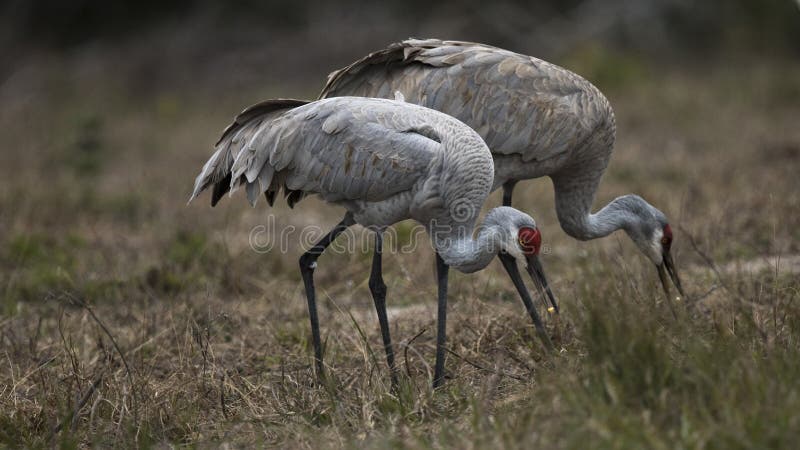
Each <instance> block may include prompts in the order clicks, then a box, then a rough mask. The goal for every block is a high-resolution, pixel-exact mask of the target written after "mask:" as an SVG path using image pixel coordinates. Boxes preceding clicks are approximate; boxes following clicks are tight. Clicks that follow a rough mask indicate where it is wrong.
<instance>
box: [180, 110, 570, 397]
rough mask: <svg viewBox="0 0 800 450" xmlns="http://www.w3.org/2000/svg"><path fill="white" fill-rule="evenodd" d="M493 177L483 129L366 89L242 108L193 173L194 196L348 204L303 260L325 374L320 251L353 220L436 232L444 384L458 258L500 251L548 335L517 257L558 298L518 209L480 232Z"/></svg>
mask: <svg viewBox="0 0 800 450" xmlns="http://www.w3.org/2000/svg"><path fill="white" fill-rule="evenodd" d="M493 177H494V169H493V163H492V157H491V153H490V152H489V149H488V148H487V146H486V144H485V143H484V142H483V140H482V139H481V137H480V136H479V135H478V134H477V133H476V132H475V131H474V130H472V129H471V128H469V127H468V126H466V125H465V124H463V123H462V122H460V121H459V120H457V119H455V118H453V117H450V116H448V115H446V114H443V113H440V112H438V111H434V110H431V109H428V108H424V107H422V106H418V105H414V104H411V103H405V102H401V101H395V100H387V99H373V98H358V97H337V98H332V99H324V100H319V101H315V102H305V101H301V100H288V99H282V100H269V101H266V102H261V103H259V104H257V105H254V106H252V107H250V108H248V109H246V110H245V111H243V112H242V113H241V114H240V115H239V116H238V117H237V118H236V119H235V121H234V123H233V124H231V125H230V126H229V127H228V128H227V129H226V130H225V131H224V132H223V135H222V137H221V138H220V140H219V141H218V142H217V144H216V151H215V152H214V154H213V155H212V156H211V158H210V159H209V160H208V162H207V163H206V164H205V165H204V167H203V169H202V170H201V172H200V174H199V175H198V176H197V178H196V180H195V185H194V190H193V192H192V196H191V198H190V201H191V200H192V199H194V198H195V197H197V195H198V194H200V192H202V191H203V190H205V189H207V188H212V189H213V194H212V205H214V204H216V203H217V202H218V201H219V199H220V198H221V197H222V196H223V195H224V194H225V193H227V192H229V191H234V190H236V189H237V188H238V187H240V186H242V185H244V187H245V190H246V192H247V198H248V200H249V201H250V203H251V204H253V205H255V203H256V201H257V199H258V198H259V197H260V195H261V194H262V193H263V194H265V196H266V198H267V201H268V203H269V204H270V205H271V204H272V203H273V202H274V200H275V197H276V195H277V194H278V193H279V192H280V191H284V193H285V195H286V197H287V200H288V202H289V205H290V206H294V204H295V203H296V202H297V201H299V200H300V199H302V198H303V197H305V196H306V195H318V196H320V197H321V198H322V199H323V200H325V201H327V202H330V203H333V204H337V205H341V206H343V207H344V208H345V209H346V210H347V211H348V213H347V215H346V216H345V218H344V219H343V220H342V222H341V223H340V224H339V225H337V227H335V228H334V230H333V231H331V233H329V235H328V236H326V237H325V238H323V239H322V240H321V241H320V243H318V244H317V245H315V246H314V247H313V248H312V249H311V250H309V251H308V252H307V253H306V254H305V255H304V256H303V258H301V261H300V265H301V273H302V275H303V279H304V283H305V286H306V294H307V297H308V301H309V314H310V316H311V322H312V332H313V343H314V348H315V356H316V360H317V365H318V366H317V371H318V373H319V374H320V375H321V374H322V373H324V371H323V367H322V353H321V343H320V337H319V331H318V319H317V317H316V303H315V302H316V300H315V294H314V285H313V277H312V275H313V270H314V267H315V266H316V258H317V257H318V256H319V255H320V254H321V253H322V252H323V251H324V249H325V247H327V245H328V244H330V242H331V241H332V240H333V239H335V237H336V236H337V235H338V234H339V233H340V232H341V231H343V230H344V229H346V228H347V227H348V226H350V225H352V224H354V223H358V224H361V225H363V226H366V227H371V228H373V229H376V230H382V229H383V228H385V227H386V226H389V225H391V224H393V223H395V222H398V221H400V220H404V219H414V220H416V221H418V222H420V223H421V224H423V225H424V226H425V227H426V228H427V229H428V231H429V234H430V235H431V240H432V244H433V246H434V249H435V251H436V254H437V267H438V270H439V274H440V279H439V282H440V295H439V305H440V308H439V316H440V328H439V331H440V332H439V338H438V339H439V340H438V341H437V366H436V367H437V370H436V376H435V378H434V381H435V384H439V383H441V382H442V380H443V364H444V362H443V361H444V347H443V345H444V317H445V310H444V307H443V305H445V306H446V281H447V280H446V274H447V268H448V267H450V266H453V267H454V268H456V269H458V270H461V271H463V272H474V271H477V270H480V269H482V268H484V267H486V265H488V264H489V262H490V261H491V260H492V259H493V258H494V257H495V256H500V259H501V261H502V262H503V265H504V267H505V268H506V270H507V271H508V272H509V275H510V276H511V278H512V281H514V284H515V287H516V288H517V290H518V292H519V294H520V296H521V297H522V300H523V302H524V303H525V306H526V308H527V309H528V312H529V314H530V315H531V317H532V319H533V321H534V323H535V324H536V326H537V330H538V331H539V333H540V334H541V335H542V337H543V339H544V340H545V343H547V344H549V339H548V338H547V336H546V334H545V331H544V328H543V326H542V324H541V321H540V319H539V317H538V315H537V313H536V310H535V308H534V307H533V306H532V304H531V302H530V296H529V294H528V293H527V289H526V288H525V287H524V284H523V283H522V282H521V280H520V278H519V272H518V271H517V269H516V262H517V261H519V262H522V263H524V264H525V265H526V267H527V269H528V272H529V274H530V275H531V277H532V278H533V279H534V282H535V283H536V284H537V287H538V288H539V290H540V293H541V294H542V298H544V295H547V296H548V297H549V298H550V301H551V302H552V304H553V306H554V307H556V304H555V299H554V297H553V296H552V292H551V291H550V290H549V288H548V287H547V282H546V279H545V277H544V273H543V272H542V270H541V266H540V264H539V262H538V258H537V257H536V253H537V252H538V246H539V244H538V241H537V243H536V244H535V250H531V249H530V246H529V247H528V248H526V247H524V246H523V245H522V240H525V239H523V238H524V237H525V236H529V235H530V236H532V235H534V234H535V235H537V236H538V235H539V234H538V233H539V232H538V230H537V229H536V223H535V222H534V220H533V219H532V218H531V217H530V216H528V215H527V214H524V213H522V212H520V211H517V210H515V209H513V208H509V207H500V208H495V209H493V210H492V211H490V212H489V214H487V216H486V218H485V220H484V223H483V224H482V226H481V228H480V230H479V231H478V232H477V233H473V231H474V230H475V223H476V220H477V217H478V213H479V211H480V209H481V206H482V205H483V203H484V201H485V200H486V198H487V196H488V195H489V193H490V191H491V188H492V181H493ZM526 233H528V234H526ZM379 236H380V234H378V238H376V239H377V241H376V253H375V260H374V262H373V274H372V275H371V278H370V289H371V291H372V292H373V297H375V302H376V308H377V310H378V316H379V320H380V321H381V331H382V333H383V336H384V344H385V346H386V352H387V360H388V362H389V366H390V368H391V369H392V375H393V381H394V362H393V358H394V357H393V353H392V351H391V343H390V339H389V331H388V324H387V319H386V312H385V303H384V300H382V299H381V297H385V285H383V282H382V278H381V275H380V250H379V249H380V243H379V242H380V237H379ZM536 239H540V238H538V237H537V238H536ZM512 263H513V264H512ZM376 264H377V266H376ZM376 267H377V268H376ZM442 289H444V290H442Z"/></svg>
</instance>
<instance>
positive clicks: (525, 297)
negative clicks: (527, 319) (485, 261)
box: [497, 252, 553, 350]
mask: <svg viewBox="0 0 800 450" xmlns="http://www.w3.org/2000/svg"><path fill="white" fill-rule="evenodd" d="M497 257H498V258H500V262H502V263H503V267H504V268H505V269H506V272H508V276H509V277H511V281H513V282H514V286H515V287H516V288H517V292H518V293H519V296H520V297H521V298H522V303H524V304H525V309H527V310H528V314H530V316H531V319H533V325H534V326H535V327H536V332H537V333H538V334H539V337H540V338H541V339H542V342H544V344H545V346H547V349H548V350H552V349H553V343H552V342H550V336H548V335H547V330H545V328H544V324H542V319H541V318H539V313H538V312H536V307H535V306H533V300H531V295H530V293H528V288H527V287H525V283H524V282H523V281H522V277H521V276H520V275H519V269H518V268H517V260H516V259H514V257H513V256H511V255H509V254H508V253H505V252H500V253H498V254H497Z"/></svg>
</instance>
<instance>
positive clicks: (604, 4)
mask: <svg viewBox="0 0 800 450" xmlns="http://www.w3.org/2000/svg"><path fill="white" fill-rule="evenodd" d="M324 5H325V2H315V1H310V2H308V1H306V2H298V1H288V0H269V1H256V0H246V1H240V2H215V1H211V0H168V1H152V0H146V1H139V2H133V1H130V0H127V1H120V2H107V1H100V0H76V1H71V2H62V1H54V0H30V1H26V0H12V1H8V2H5V6H3V7H0V8H2V12H3V14H2V15H3V17H5V18H6V20H5V21H6V22H7V23H6V25H7V27H8V28H9V30H11V32H10V34H11V36H10V39H11V40H13V41H15V42H27V41H30V42H33V43H35V44H36V45H44V46H50V47H55V48H69V47H72V46H75V45H79V44H83V43H86V42H90V41H92V40H98V39H122V38H126V37H127V36H130V35H136V34H137V33H141V32H143V31H145V30H147V29H149V28H151V27H154V26H159V25H162V24H175V23H179V22H180V21H183V20H187V19H188V18H191V17H202V18H203V20H206V21H209V22H214V23H225V24H228V25H229V26H231V27H232V28H233V27H236V26H242V25H245V26H253V27H258V28H259V29H260V30H261V33H262V34H264V35H265V36H270V35H277V34H280V33H286V32H289V31H290V30H294V31H295V32H298V31H301V30H303V29H305V28H309V27H316V26H320V23H319V19H320V18H323V17H324V14H325V12H326V11H327V10H326V9H325V8H324V7H323V6H324ZM365 7H367V8H365ZM593 8H594V9H596V10H597V11H602V14H595V15H596V16H597V17H596V18H595V19H593V20H592V19H591V18H589V19H584V18H583V17H582V16H581V15H582V14H583V13H584V11H588V12H592V11H594V9H593ZM361 9H366V10H368V11H371V10H375V11H376V12H374V13H373V14H374V15H375V20H378V19H380V20H381V21H382V26H387V27H390V28H392V29H395V30H403V29H407V30H409V31H411V30H414V29H416V26H415V25H414V24H415V23H418V22H419V21H425V22H433V23H435V22H437V21H440V22H442V23H444V22H447V21H449V20H451V19H453V18H457V20H458V22H460V23H461V26H460V27H461V29H462V30H464V31H468V32H469V34H470V35H471V38H472V39H473V40H476V41H481V42H484V41H485V42H493V43H497V44H499V45H503V46H510V47H523V48H524V47H526V46H527V44H526V42H525V39H527V38H529V37H530V33H531V32H532V33H534V36H535V31H536V29H537V27H541V26H549V25H550V24H551V23H553V22H559V24H560V25H559V26H560V28H561V31H562V33H563V37H564V38H567V39H568V38H569V35H570V34H573V33H572V32H573V31H575V30H573V29H572V28H597V29H598V30H599V36H593V39H592V41H593V42H595V43H601V44H602V45H612V46H619V47H622V48H638V49H653V48H668V49H672V50H674V51H677V52H680V53H689V54H704V53H706V52H708V51H712V50H719V49H726V48H727V49H731V48H733V49H739V50H747V51H760V52H764V51H766V52H770V53H782V52H791V53H793V54H795V55H796V54H798V52H800V13H799V9H798V5H797V3H796V2H794V1H793V0H759V1H755V0H708V1H702V2H696V1H688V0H605V1H596V0H594V1H592V0H588V1H587V0H584V1H581V0H571V1H562V0H538V1H535V2H532V1H514V0H511V1H509V0H504V1H499V2H493V4H492V7H491V8H489V7H488V6H486V5H484V4H483V3H482V2H478V1H476V0H470V1H466V2H437V3H436V4H431V3H429V2H423V1H420V0H411V1H408V0H402V1H401V0H390V1H385V2H380V6H379V8H375V4H374V3H373V2H364V1H360V0H347V1H344V2H336V10H338V11H342V12H345V13H347V12H351V13H352V14H357V11H359V10H361ZM491 10H494V11H497V12H498V13H492V11H491ZM378 16H380V17H378ZM515 16H516V17H515ZM606 16H615V17H613V18H611V19H609V18H607V17H606ZM387 17H389V18H391V19H390V20H391V22H387V19H386V18H387ZM497 19H500V20H503V21H504V22H505V21H507V22H508V23H509V24H511V26H512V27H511V31H514V32H516V34H517V35H518V39H519V40H518V41H517V42H514V39H515V38H514V36H513V35H510V34H505V33H504V32H502V30H499V29H498V28H499V27H498V26H497V24H495V25H493V24H490V23H485V22H488V21H492V20H497ZM365 20H367V21H368V20H369V17H368V16H367V17H365ZM515 21H525V22H526V24H522V25H516V24H515ZM326 25H332V24H326ZM482 25H488V26H482ZM432 28H435V27H432ZM407 34H408V32H406V33H402V31H401V35H400V36H396V38H402V37H407V36H406V35H407ZM456 34H462V33H461V32H458V31H456ZM338 37H339V38H342V37H344V36H338ZM437 37H446V36H437ZM344 38H345V39H346V37H344ZM643 40H645V41H646V42H642V41H643ZM381 44H383V43H379V42H376V43H375V44H374V45H375V46H378V45H381ZM532 45H534V46H536V45H537V44H536V43H533V44H532ZM538 50H540V51H542V52H544V53H548V50H549V49H548V48H546V46H545V48H539V49H538ZM306 51H311V52H314V51H315V50H314V49H306ZM316 51H318V52H322V51H324V50H323V49H317V50H316Z"/></svg>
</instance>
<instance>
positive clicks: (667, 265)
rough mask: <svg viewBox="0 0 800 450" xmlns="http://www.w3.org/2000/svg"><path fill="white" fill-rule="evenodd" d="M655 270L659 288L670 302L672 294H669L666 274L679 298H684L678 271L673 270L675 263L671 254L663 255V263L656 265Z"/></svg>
mask: <svg viewBox="0 0 800 450" xmlns="http://www.w3.org/2000/svg"><path fill="white" fill-rule="evenodd" d="M656 269H657V270H658V278H659V279H660V280H661V287H663V288H664V294H666V296H667V298H668V299H669V300H670V301H671V300H672V294H671V293H670V289H669V282H668V281H667V273H669V278H671V279H672V284H674V285H675V288H677V289H678V293H680V295H681V297H686V294H685V293H684V292H683V286H681V279H680V278H679V277H678V270H677V269H676V268H675V263H674V262H673V261H672V255H671V254H669V253H665V254H664V259H663V262H662V263H661V264H659V265H657V266H656Z"/></svg>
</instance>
